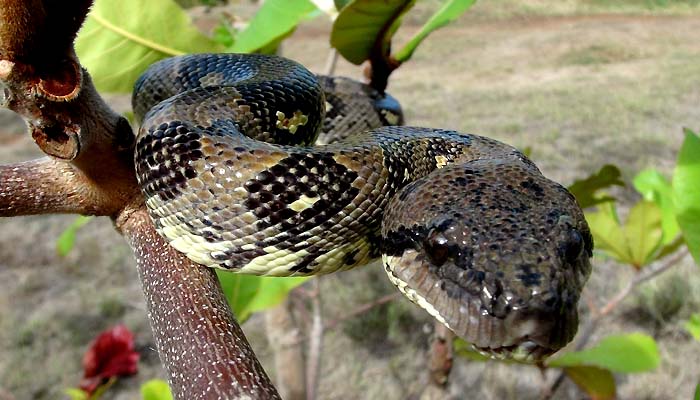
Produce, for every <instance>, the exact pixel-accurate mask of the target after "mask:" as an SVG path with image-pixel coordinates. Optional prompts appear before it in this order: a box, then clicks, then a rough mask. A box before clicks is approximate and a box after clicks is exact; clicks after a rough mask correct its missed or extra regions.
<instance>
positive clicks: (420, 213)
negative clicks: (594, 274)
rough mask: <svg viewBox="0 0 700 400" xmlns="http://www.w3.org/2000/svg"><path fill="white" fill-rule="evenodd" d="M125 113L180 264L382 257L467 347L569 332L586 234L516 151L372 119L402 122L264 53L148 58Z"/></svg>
mask: <svg viewBox="0 0 700 400" xmlns="http://www.w3.org/2000/svg"><path fill="white" fill-rule="evenodd" d="M319 80H320V82H321V83H322V84H323V86H322V85H321V83H319ZM343 91H344V93H345V95H344V96H345V97H343V95H342V93H343ZM353 91H356V93H354V94H353ZM339 92H340V93H341V94H338V93H339ZM348 93H350V95H349V96H348ZM353 102H355V103H357V104H359V105H357V104H353ZM133 106H134V111H135V114H136V115H137V117H138V118H139V119H142V120H143V121H142V123H141V127H140V130H139V133H138V138H137V145H136V152H135V160H136V172H137V176H138V180H139V184H140V185H141V187H142V189H143V192H144V194H145V196H146V204H147V206H148V209H149V212H150V215H151V217H152V219H153V221H154V223H155V225H156V228H157V230H158V232H159V233H160V234H161V235H162V236H164V237H165V238H166V239H167V240H168V241H169V243H170V244H171V245H172V246H173V247H174V248H176V249H177V250H179V251H181V252H183V253H184V254H186V255H187V257H189V258H190V259H192V260H194V261H195V262H197V263H199V264H202V265H205V266H209V267H214V268H223V269H227V270H231V271H234V272H240V273H247V274H257V275H273V276H289V275H310V274H325V273H329V272H333V271H338V270H347V269H350V268H354V267H356V266H360V265H363V264H367V263H368V262H370V261H371V260H373V259H376V258H379V257H381V258H382V261H383V267H384V268H385V270H386V272H387V274H388V276H389V279H390V280H391V281H392V282H393V283H394V284H395V285H396V286H397V287H398V288H399V289H400V290H401V291H402V292H403V293H404V294H405V295H406V296H407V297H408V298H409V299H411V300H412V301H413V302H415V303H417V304H418V305H420V306H421V307H423V308H425V309H426V310H427V311H428V312H429V313H430V314H431V315H432V316H434V317H435V318H436V319H438V320H439V321H441V322H442V323H444V324H445V325H447V326H448V327H449V328H450V329H452V330H453V331H454V332H455V333H456V334H457V335H459V336H461V337H463V338H464V339H465V340H467V341H468V342H470V343H472V344H473V345H474V346H475V347H476V348H477V349H479V350H480V351H483V352H485V353H488V354H490V355H492V356H499V357H516V358H519V359H526V360H539V359H542V358H544V357H546V356H548V355H549V354H552V353H553V352H555V351H557V350H558V349H560V348H561V347H563V346H564V345H565V344H566V343H568V342H569V341H570V340H571V339H572V338H573V336H574V334H575V332H576V329H577V326H578V314H577V310H576V308H577V303H578V299H579V294H580V291H581V289H582V287H583V285H584V283H585V281H586V280H587V278H588V275H589V273H590V269H591V266H590V262H589V258H590V257H591V254H592V248H593V243H592V238H591V234H590V231H589V229H588V226H587V225H586V222H585V219H584V217H583V213H582V212H581V209H580V208H579V206H578V205H577V203H576V200H575V199H574V197H573V196H572V195H571V194H570V193H569V192H568V191H567V190H566V189H565V188H564V187H562V186H561V185H559V184H558V183H556V182H553V181H551V180H549V179H547V178H545V177H544V176H543V175H542V174H541V173H540V171H539V170H538V168H537V167H536V166H535V165H534V164H533V163H532V162H531V161H530V160H528V158H527V157H525V156H524V155H523V154H522V153H521V152H519V151H518V150H516V149H515V148H513V147H511V146H508V145H506V144H503V143H501V142H498V141H495V140H493V139H489V138H486V137H482V136H477V135H469V134H462V133H458V132H454V131H449V130H441V129H428V128H413V127H403V126H385V127H379V126H381V125H394V124H398V123H400V122H401V111H400V106H399V105H398V103H397V102H396V101H395V100H394V99H393V98H391V97H390V96H388V95H387V96H385V95H381V94H378V93H376V92H374V91H372V90H371V89H369V88H368V87H366V86H363V85H361V84H359V83H354V82H353V81H347V80H338V79H335V78H323V77H321V78H317V77H316V76H314V75H313V74H312V73H311V72H309V71H308V70H306V69H305V68H304V67H302V66H301V65H299V64H297V63H296V62H293V61H290V60H287V59H284V58H279V57H273V56H262V55H235V54H227V55H216V54H204V55H190V56H181V57H176V58H171V59H167V60H164V61H161V62H159V63H156V64H154V65H153V66H152V67H151V68H150V69H149V70H148V71H147V72H146V73H144V75H143V76H141V78H139V80H138V82H137V83H136V88H135V91H134V97H133ZM363 107H364V108H363ZM326 108H328V110H327V111H325V109H326ZM358 109H359V110H360V112H356V113H355V114H354V115H353V114H352V112H353V110H354V111H357V110H358ZM457 112H458V111H457ZM324 113H325V114H324ZM346 114H349V115H351V116H350V117H346ZM324 116H325V117H324ZM370 128H378V129H374V130H368V129H370ZM320 130H321V131H322V132H321V134H320V137H319V131H320ZM363 130H364V132H362V131H363ZM352 131H356V132H355V134H350V132H352ZM317 138H318V140H317ZM315 141H317V142H318V143H320V145H319V144H317V145H313V144H314V142H315Z"/></svg>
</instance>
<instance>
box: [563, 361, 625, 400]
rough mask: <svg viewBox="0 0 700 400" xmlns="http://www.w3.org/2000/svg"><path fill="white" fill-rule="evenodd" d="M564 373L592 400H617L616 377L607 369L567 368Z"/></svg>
mask: <svg viewBox="0 0 700 400" xmlns="http://www.w3.org/2000/svg"><path fill="white" fill-rule="evenodd" d="M564 372H565V373H566V375H567V376H568V377H569V378H570V379H571V380H572V381H574V383H575V384H576V385H578V387H580V388H581V389H582V390H583V391H584V392H586V393H587V394H588V395H589V396H590V398H591V399H592V400H612V399H614V398H615V391H616V390H615V377H613V374H612V373H611V372H610V371H608V370H607V369H602V368H598V367H587V366H576V367H566V368H564Z"/></svg>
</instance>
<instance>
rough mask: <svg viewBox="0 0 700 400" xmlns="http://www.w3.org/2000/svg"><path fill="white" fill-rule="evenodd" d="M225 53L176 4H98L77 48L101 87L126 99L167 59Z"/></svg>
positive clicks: (100, 0) (129, 0)
mask: <svg viewBox="0 0 700 400" xmlns="http://www.w3.org/2000/svg"><path fill="white" fill-rule="evenodd" d="M221 49H222V47H221V46H220V45H218V44H217V43H216V42H214V41H213V40H211V39H209V38H207V37H206V36H204V35H203V34H201V33H200V32H199V31H198V30H197V29H196V28H195V27H194V25H192V23H191V21H190V18H189V16H188V15H187V13H185V12H184V11H183V10H182V9H181V8H180V6H178V5H177V3H175V1H173V0H149V1H141V0H120V1H110V0H97V1H96V2H95V5H94V6H93V7H92V11H91V12H90V14H89V16H88V18H87V20H86V21H85V24H84V25H83V28H82V30H81V31H80V34H79V35H78V40H77V42H76V44H75V50H76V52H77V53H78V56H79V57H80V61H81V63H82V64H83V66H85V67H86V68H87V70H88V71H90V75H91V76H92V79H93V81H94V82H95V86H97V88H98V89H99V90H101V91H105V92H123V93H128V92H131V90H132V89H133V87H134V82H136V79H137V78H138V77H139V75H141V73H142V72H143V71H144V70H145V69H146V68H147V67H148V66H149V65H151V64H153V63H154V62H156V61H158V60H160V59H162V58H165V57H169V56H175V55H180V54H187V53H203V52H216V51H220V50H221Z"/></svg>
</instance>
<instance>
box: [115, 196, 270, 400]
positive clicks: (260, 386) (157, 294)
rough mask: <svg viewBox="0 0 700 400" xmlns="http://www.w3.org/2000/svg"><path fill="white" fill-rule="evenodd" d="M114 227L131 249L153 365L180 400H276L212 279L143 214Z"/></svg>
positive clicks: (210, 273) (132, 215) (211, 273)
mask: <svg viewBox="0 0 700 400" xmlns="http://www.w3.org/2000/svg"><path fill="white" fill-rule="evenodd" d="M118 225H119V226H120V227H121V230H122V232H123V233H124V235H125V236H126V238H127V241H128V242H129V244H130V245H131V247H132V249H133V250H134V254H135V256H136V265H137V268H138V271H139V276H140V277H141V282H142V283H143V291H144V294H145V296H146V304H147V306H148V316H149V319H150V322H151V328H152V329H153V333H154V334H155V338H156V344H157V346H158V349H159V351H160V358H161V361H162V362H163V364H164V365H165V367H166V369H167V370H168V376H169V377H170V385H171V386H172V387H173V388H178V389H179V395H178V396H176V397H177V398H179V399H193V400H194V399H209V398H220V399H231V398H241V397H245V396H250V397H252V398H254V399H274V398H279V395H278V394H277V391H276V390H275V389H274V387H273V386H272V385H271V384H270V380H269V378H268V377H267V375H266V374H265V371H264V370H263V368H262V366H261V365H260V363H259V362H258V359H257V358H256V357H255V354H254V353H253V350H251V348H250V345H249V344H248V341H247V340H246V338H245V336H244V335H243V332H242V331H241V329H240V327H239V326H238V324H237V323H236V321H235V320H234V319H233V316H232V314H231V310H230V308H229V306H228V303H227V302H226V299H225V297H224V294H223V292H222V290H221V286H220V285H219V282H218V280H217V278H216V274H215V273H214V271H213V270H212V269H210V268H203V267H201V266H199V265H197V264H195V263H193V262H192V261H190V260H188V259H186V258H184V257H182V255H181V254H180V253H178V252H177V251H175V250H174V249H173V248H172V247H170V246H169V245H168V244H167V243H166V242H165V240H163V239H162V238H161V237H160V236H159V235H158V234H157V233H156V231H155V228H154V227H153V223H152V222H151V219H150V217H149V216H148V213H147V212H146V210H145V209H143V208H141V209H138V210H136V211H135V212H133V213H130V214H129V215H128V218H127V219H126V221H121V220H118Z"/></svg>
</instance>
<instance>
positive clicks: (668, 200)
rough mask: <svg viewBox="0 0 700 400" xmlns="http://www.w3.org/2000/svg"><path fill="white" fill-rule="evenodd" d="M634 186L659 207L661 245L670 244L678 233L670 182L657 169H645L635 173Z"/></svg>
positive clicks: (646, 198)
mask: <svg viewBox="0 0 700 400" xmlns="http://www.w3.org/2000/svg"><path fill="white" fill-rule="evenodd" d="M633 184H634V188H635V189H637V191H638V192H639V193H640V194H641V195H642V196H643V197H644V199H645V200H648V201H653V202H654V203H656V205H657V206H659V208H660V209H661V216H662V221H661V229H662V231H663V241H662V244H663V245H668V244H671V243H672V242H673V241H674V240H676V238H677V236H678V234H679V233H680V227H679V226H678V222H677V221H676V214H675V211H674V209H673V189H672V188H671V183H670V182H669V181H668V179H666V177H664V176H663V175H662V174H661V173H660V172H659V171H657V170H655V169H646V170H644V171H642V172H640V173H638V174H637V176H635V177H634V180H633Z"/></svg>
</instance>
